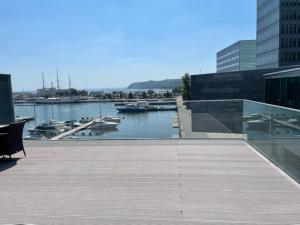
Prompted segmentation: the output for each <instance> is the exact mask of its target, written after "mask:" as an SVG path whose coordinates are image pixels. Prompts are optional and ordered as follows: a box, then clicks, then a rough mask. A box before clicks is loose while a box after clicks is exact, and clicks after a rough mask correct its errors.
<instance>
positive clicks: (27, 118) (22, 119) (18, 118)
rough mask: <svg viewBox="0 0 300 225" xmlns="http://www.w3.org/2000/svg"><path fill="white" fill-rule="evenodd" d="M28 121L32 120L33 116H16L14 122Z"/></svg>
mask: <svg viewBox="0 0 300 225" xmlns="http://www.w3.org/2000/svg"><path fill="white" fill-rule="evenodd" d="M30 120H34V116H16V118H15V121H16V122H19V121H26V122H27V121H30Z"/></svg>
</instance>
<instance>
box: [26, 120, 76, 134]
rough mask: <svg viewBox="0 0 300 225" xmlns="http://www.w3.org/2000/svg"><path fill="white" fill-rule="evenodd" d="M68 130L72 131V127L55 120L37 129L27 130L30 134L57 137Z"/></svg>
mask: <svg viewBox="0 0 300 225" xmlns="http://www.w3.org/2000/svg"><path fill="white" fill-rule="evenodd" d="M68 130H70V127H68V126H66V125H65V124H64V123H60V122H56V121H54V120H50V121H49V122H48V123H47V122H42V123H41V124H40V125H38V126H36V127H35V128H29V129H27V131H28V132H29V133H30V134H33V135H34V134H36V133H41V134H44V135H46V136H49V135H53V136H55V135H58V134H61V133H63V132H65V131H68Z"/></svg>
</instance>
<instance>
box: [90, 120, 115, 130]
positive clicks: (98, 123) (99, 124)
mask: <svg viewBox="0 0 300 225" xmlns="http://www.w3.org/2000/svg"><path fill="white" fill-rule="evenodd" d="M118 125H119V124H118V123H115V122H108V121H105V120H102V119H100V118H98V119H96V120H95V122H94V123H93V124H92V125H91V126H90V127H89V128H91V129H115V128H116V127H117V126H118Z"/></svg>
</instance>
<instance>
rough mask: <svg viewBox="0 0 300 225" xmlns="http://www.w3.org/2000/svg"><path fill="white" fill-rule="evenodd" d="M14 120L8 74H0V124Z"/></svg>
mask: <svg viewBox="0 0 300 225" xmlns="http://www.w3.org/2000/svg"><path fill="white" fill-rule="evenodd" d="M14 121H15V113H14V106H13V99H12V87H11V78H10V75H7V74H0V124H8V123H12V122H14Z"/></svg>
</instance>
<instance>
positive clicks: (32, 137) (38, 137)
mask: <svg viewBox="0 0 300 225" xmlns="http://www.w3.org/2000/svg"><path fill="white" fill-rule="evenodd" d="M23 139H24V140H48V138H46V137H45V136H44V135H42V134H40V133H34V134H31V135H29V136H25V137H23Z"/></svg>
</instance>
